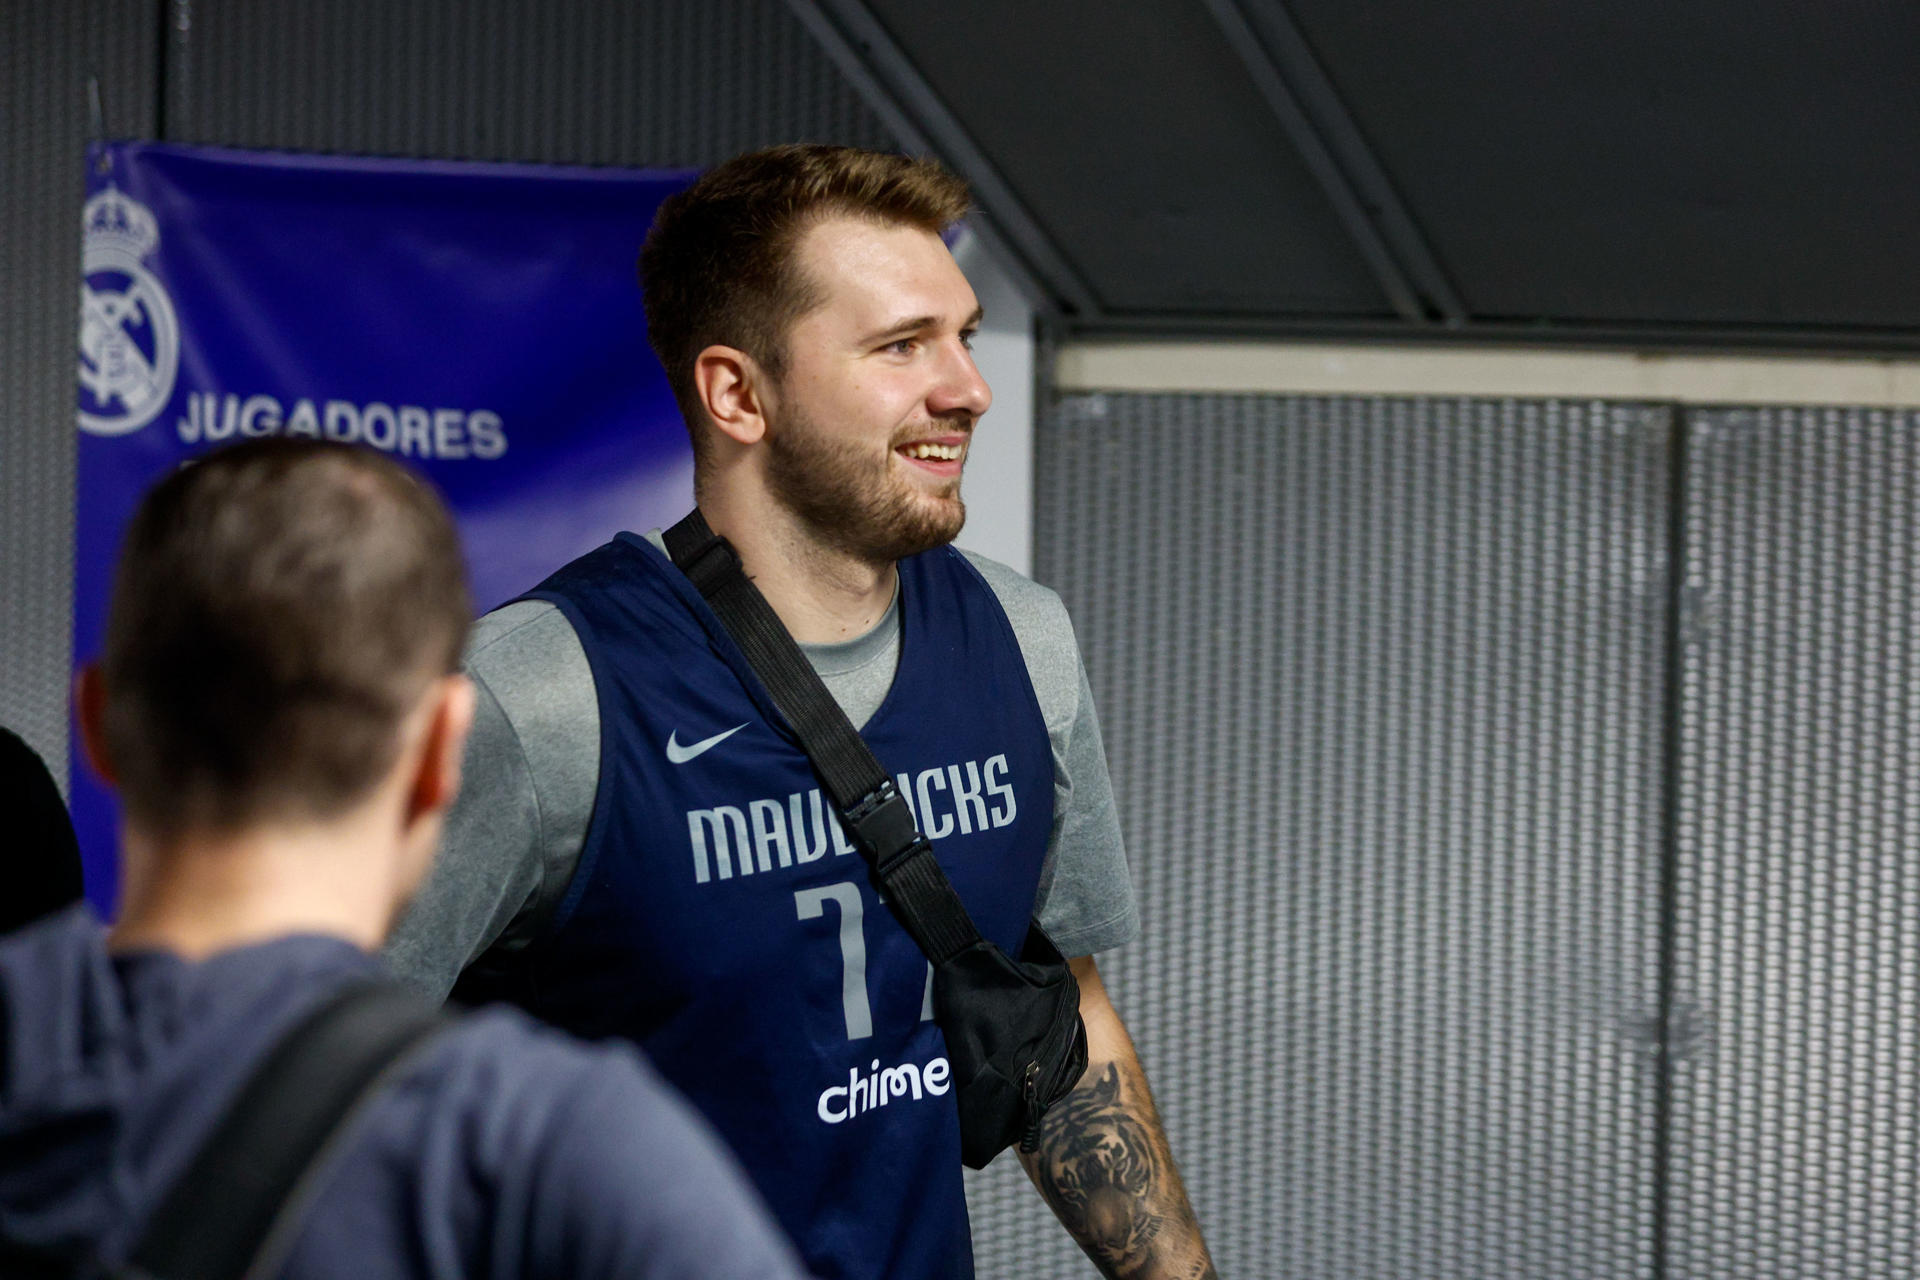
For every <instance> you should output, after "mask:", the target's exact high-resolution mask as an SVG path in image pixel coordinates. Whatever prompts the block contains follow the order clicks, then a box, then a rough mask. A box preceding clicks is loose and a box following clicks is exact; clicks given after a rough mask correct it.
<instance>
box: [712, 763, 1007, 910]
mask: <svg viewBox="0 0 1920 1280" xmlns="http://www.w3.org/2000/svg"><path fill="white" fill-rule="evenodd" d="M1009 772H1010V769H1009V766H1008V764H1007V757H1006V756H1005V755H1004V754H1002V755H997V756H993V757H990V758H989V759H987V760H985V761H980V760H965V761H962V762H960V763H959V764H949V765H935V766H934V767H933V768H931V769H922V770H920V771H919V772H918V773H903V774H901V775H899V777H897V778H896V779H895V780H894V781H895V783H896V784H897V785H898V786H899V788H900V795H901V797H902V798H903V799H905V800H906V802H907V808H908V809H910V810H912V812H913V817H914V821H915V822H916V823H917V824H918V825H919V827H920V831H921V833H922V834H923V835H925V836H926V837H927V838H928V839H929V840H945V839H948V838H950V837H953V836H970V835H972V834H974V833H975V832H976V831H991V830H994V829H996V828H999V827H1004V826H1007V825H1009V824H1010V823H1012V822H1013V820H1014V818H1015V817H1016V816H1018V815H1019V812H1020V805H1019V802H1018V801H1017V800H1016V799H1015V798H1014V794H1013V784H1012V783H1011V782H1009V781H1008V780H1007V779H1008V773H1009ZM687 839H688V842H689V843H690V844H691V846H692V850H693V881H694V883H695V884H707V883H709V882H711V881H713V880H715V879H716V878H717V879H720V880H731V879H733V878H734V877H735V876H736V875H740V876H750V875H752V874H753V873H754V872H755V870H759V871H763V872H766V871H772V870H774V869H775V868H776V867H793V866H804V865H806V864H807V863H810V862H817V861H819V860H820V859H821V858H823V857H825V856H826V853H827V850H828V849H829V848H831V849H832V850H833V852H834V853H835V854H838V855H843V856H844V855H846V854H849V853H852V852H853V845H852V844H851V843H849V842H848V840H847V834H846V830H845V829H844V828H843V827H842V826H841V824H840V819H839V817H838V815H836V814H835V813H834V812H833V806H832V804H831V803H830V802H828V801H827V800H826V798H825V797H824V796H823V795H822V794H821V792H820V789H819V788H818V787H815V788H814V789H813V790H811V791H796V792H794V793H793V794H792V795H789V796H785V797H779V798H767V799H760V800H749V801H747V802H746V804H745V805H744V806H743V805H732V804H717V805H714V806H712V807H711V808H707V809H689V810H688V811H687Z"/></svg>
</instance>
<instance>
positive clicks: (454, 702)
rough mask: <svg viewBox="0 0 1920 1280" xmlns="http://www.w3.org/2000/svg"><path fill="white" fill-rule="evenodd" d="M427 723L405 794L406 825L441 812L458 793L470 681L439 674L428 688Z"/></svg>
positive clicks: (470, 703)
mask: <svg viewBox="0 0 1920 1280" xmlns="http://www.w3.org/2000/svg"><path fill="white" fill-rule="evenodd" d="M425 702H426V716H427V720H426V726H425V728H424V729H423V730H422V731H421V738H420V752H419V756H418V761H419V763H418V764H416V765H415V766H414V775H413V785H412V786H411V787H410V788H409V789H408V793H407V822H408V825H412V823H413V822H414V821H415V820H417V819H419V818H423V817H431V816H434V815H436V814H439V813H442V812H444V811H445V810H446V809H447V808H448V806H450V805H451V804H452V803H453V798H454V797H455V796H456V795H458V794H459V793H460V761H461V758H462V756H463V754H464V753H465V751H466V749H467V731H468V730H469V729H471V728H473V704H474V692H473V681H471V680H469V679H467V677H465V676H464V675H458V674H455V675H450V676H442V677H441V678H440V679H438V680H436V681H434V682H433V685H432V686H431V687H430V688H429V690H428V692H427V696H426V699H425Z"/></svg>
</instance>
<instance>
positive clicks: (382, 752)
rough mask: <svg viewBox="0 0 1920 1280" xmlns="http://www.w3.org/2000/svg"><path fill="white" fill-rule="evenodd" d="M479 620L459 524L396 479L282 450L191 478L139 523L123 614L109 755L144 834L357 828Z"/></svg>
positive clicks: (263, 451) (124, 582) (121, 574)
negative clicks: (409, 719) (407, 731)
mask: <svg viewBox="0 0 1920 1280" xmlns="http://www.w3.org/2000/svg"><path fill="white" fill-rule="evenodd" d="M472 616H473V615H472V606H471V603H470V601H469V598H468V594H467V586H466V578H465V572H464V568H463V565H462V560H461V554H460V543H459V537H458V534H457V533H456V532H455V530H454V526H453V521H452V520H451V518H450V517H449V516H448V515H447V511H446V508H445V507H444V506H443V505H442V504H441V502H440V500H439V499H438V498H437V497H436V496H435V495H434V493H433V492H432V491H431V490H430V489H429V488H428V486H427V484H426V483H425V482H424V481H423V480H421V479H419V478H417V477H416V476H415V475H414V474H413V473H412V472H410V471H408V470H406V469H405V468H404V467H402V466H401V465H399V464H398V463H396V462H393V461H391V460H389V459H387V458H385V457H382V456H381V455H379V454H376V453H373V452H371V451H368V450H365V449H361V448H357V447H354V446H348V445H340V444H329V443H324V442H320V441H308V440H288V439H284V438H277V439H262V440H254V441H248V442H246V443H243V444H239V445H235V446H233V447H231V448H227V449H223V450H220V451H218V452H215V453H212V454H209V455H207V456H206V457H204V458H202V459H200V460H198V461H196V462H193V463H190V464H188V465H186V466H184V467H182V468H181V469H180V470H178V471H176V472H175V473H174V474H173V475H171V476H169V477H168V478H167V479H166V480H165V481H163V482H162V483H161V484H160V485H158V486H157V487H156V488H155V489H154V490H153V491H152V492H151V493H149V494H148V495H147V497H146V499H145V500H144V501H143V502H142V503H141V505H140V509H139V511H138V512H137V513H136V514H135V515H134V518H133V522H132V524H131V525H130V526H129V528H128V530H127V535H126V541H125V545H124V547H123V550H122V554H121V557H120V564H119V569H118V571H117V573H116V575H115V579H114V586H113V599H112V604H111V606H110V608H109V613H108V620H107V637H106V651H105V654H104V657H103V660H102V663H101V675H102V680H103V684H104V686H105V693H106V714H105V725H104V728H105V735H104V736H105V746H106V754H107V758H108V761H109V763H110V764H111V765H112V767H113V770H114V773H115V774H116V775H117V780H118V784H119V790H120V795H121V801H122V803H123V805H124V806H125V809H126V812H127V814H128V816H129V818H131V819H133V820H135V821H137V822H139V823H141V824H142V825H144V826H145V827H147V828H148V829H150V830H159V831H170V830H179V829H183V828H186V827H212V828H223V829H231V828H234V827H238V826H242V825H245V824H249V823H253V822H257V821H262V820H293V821H299V820H310V819H326V818H330V817H334V816H337V815H338V814H340V813H342V812H344V811H346V810H348V809H350V808H352V807H353V806H354V805H355V804H356V803H357V802H359V801H360V800H362V799H364V798H365V797H366V796H367V795H368V794H369V793H370V792H371V790H372V788H373V787H374V785H375V784H376V783H377V782H378V781H379V780H380V779H381V778H383V777H384V776H385V775H386V773H387V772H388V770H390V769H391V768H392V766H393V763H394V761H395V759H396V758H397V754H398V751H399V748H400V733H399V731H400V728H401V724H402V721H403V720H404V719H405V717H406V715H407V713H408V712H409V711H410V710H411V709H412V708H413V707H414V706H415V705H416V704H417V703H418V702H419V700H420V698H421V696H422V695H423V694H424V693H425V691H426V689H427V686H428V685H429V684H430V683H431V682H432V681H433V680H435V679H436V678H438V677H441V676H444V675H446V674H448V673H450V672H453V671H455V670H457V669H458V666H459V661H460V653H461V648H462V646H463V644H464V642H465V639H466V634H467V629H468V626H469V624H470V622H471V620H472Z"/></svg>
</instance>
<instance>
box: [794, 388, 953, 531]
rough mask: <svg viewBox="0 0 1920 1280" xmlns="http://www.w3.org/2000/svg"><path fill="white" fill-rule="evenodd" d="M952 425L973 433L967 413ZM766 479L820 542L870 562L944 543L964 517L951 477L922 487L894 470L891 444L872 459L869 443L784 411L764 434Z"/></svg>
mask: <svg viewBox="0 0 1920 1280" xmlns="http://www.w3.org/2000/svg"><path fill="white" fill-rule="evenodd" d="M952 429H953V430H954V431H957V432H965V433H967V434H969V435H970V434H971V433H972V429H973V419H972V415H964V419H963V421H962V422H961V424H960V425H956V426H955V427H953V428H952ZM767 448H768V454H767V484H768V487H769V488H771V489H772V491H773V495H774V497H776V498H778V499H779V500H780V501H781V503H783V504H784V505H785V506H786V507H787V509H788V510H790V511H792V512H793V513H794V514H795V515H797V516H799V517H800V519H801V521H802V522H803V523H804V524H806V525H807V527H808V528H809V529H811V530H812V531H813V534H814V536H815V537H817V538H818V539H819V540H820V541H821V542H822V543H824V544H825V545H827V546H829V547H831V548H833V549H834V550H836V551H839V552H842V553H844V554H846V555H850V556H854V557H856V558H858V559H861V560H864V561H867V562H868V563H871V564H891V563H893V562H894V561H896V560H904V559H906V558H907V557H908V556H915V555H919V554H920V553H921V552H922V551H931V550H932V549H933V548H935V547H940V546H945V545H946V544H947V543H949V542H952V541H953V540H954V538H956V537H958V536H959V533H960V528H961V526H962V525H964V524H966V522H967V505H966V503H964V502H962V501H961V500H960V481H959V479H958V478H957V477H956V478H955V479H954V480H953V481H952V482H951V484H949V485H948V486H947V488H946V490H945V491H944V492H937V493H927V492H925V491H922V490H920V489H918V488H917V487H915V486H914V485H912V484H911V483H909V482H908V481H907V480H906V479H905V478H903V477H900V476H896V475H894V474H893V460H892V459H893V449H892V448H891V446H890V447H889V448H888V450H887V452H886V453H885V454H883V455H881V457H880V460H879V465H878V466H876V465H875V463H874V457H873V454H872V453H871V452H870V447H863V446H862V445H860V444H857V443H855V442H854V441H851V440H835V439H832V438H830V437H829V436H827V435H826V434H825V433H823V432H822V431H821V430H820V429H819V428H818V427H817V426H816V425H815V424H814V423H813V422H812V421H811V420H810V419H808V418H806V417H804V416H803V415H801V414H799V413H798V412H793V413H790V414H789V415H788V416H787V418H786V419H785V420H784V421H783V422H782V423H781V424H780V428H779V430H777V431H775V432H773V433H771V434H769V435H768V436H767Z"/></svg>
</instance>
